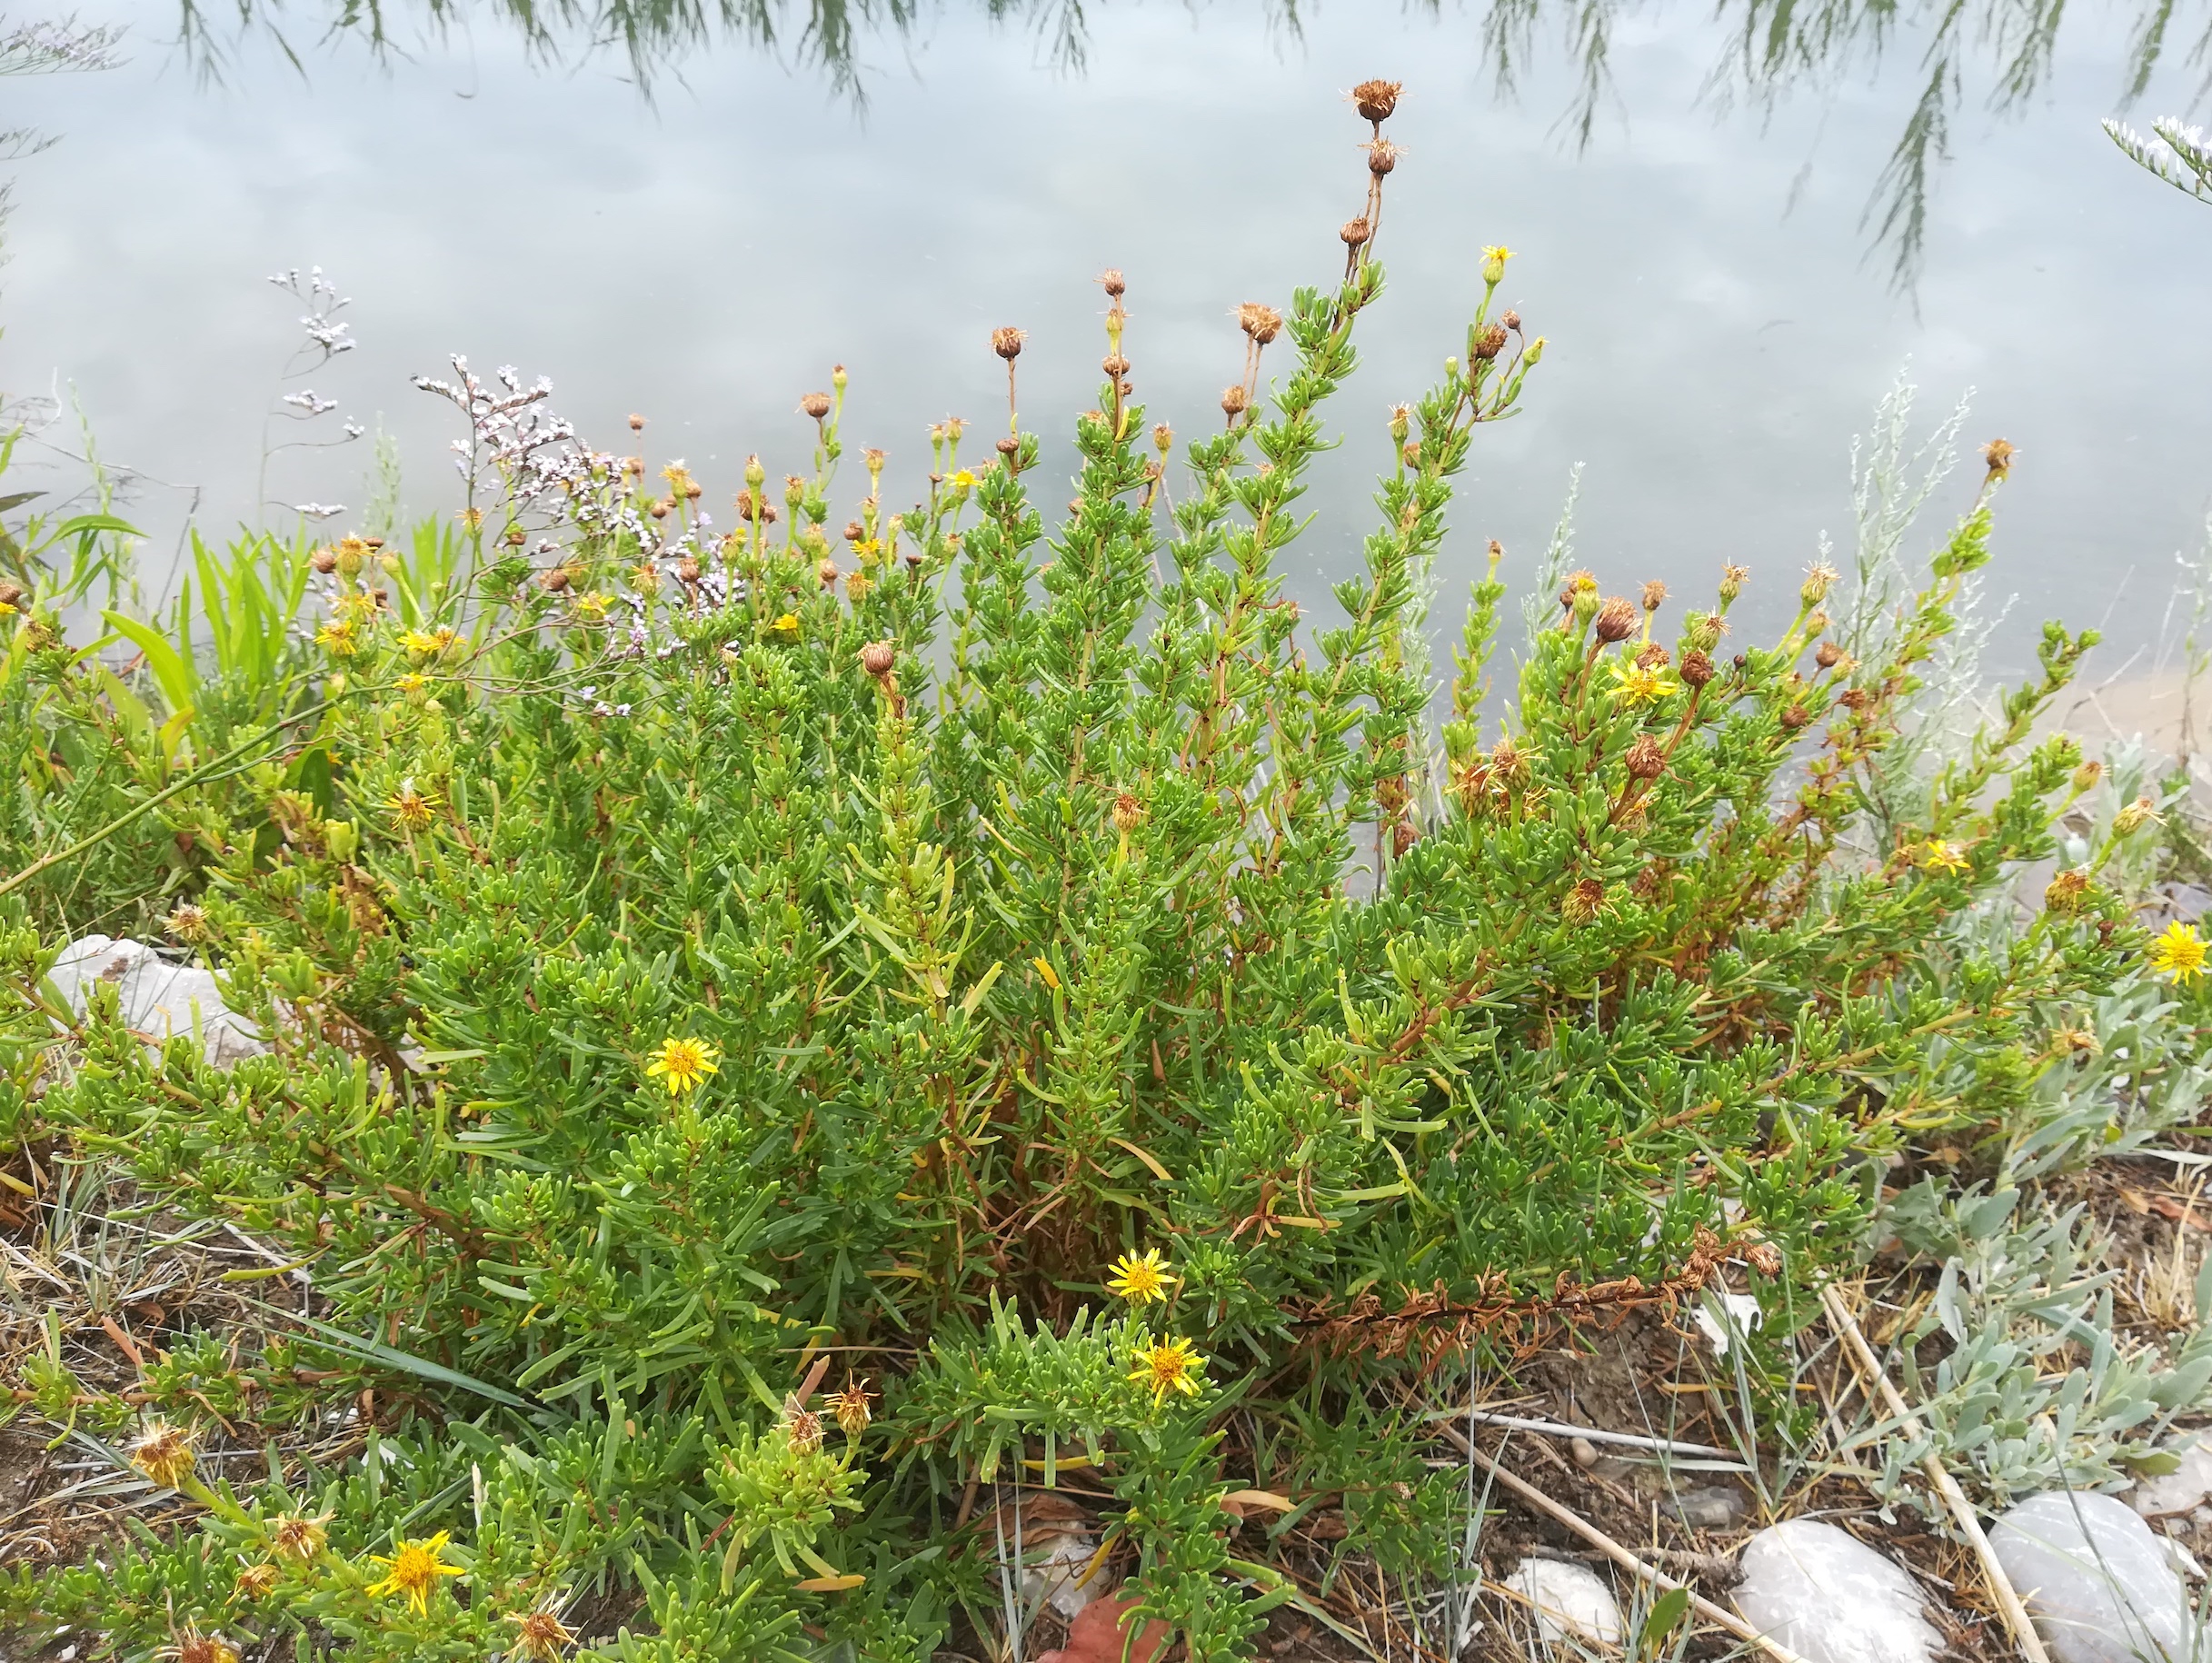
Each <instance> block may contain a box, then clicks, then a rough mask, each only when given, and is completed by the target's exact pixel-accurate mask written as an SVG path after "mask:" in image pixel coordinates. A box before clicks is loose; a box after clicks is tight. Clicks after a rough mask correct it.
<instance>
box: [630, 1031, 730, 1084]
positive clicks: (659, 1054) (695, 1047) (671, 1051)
mask: <svg viewBox="0 0 2212 1663" xmlns="http://www.w3.org/2000/svg"><path fill="white" fill-rule="evenodd" d="M720 1054H721V1053H719V1052H718V1051H715V1049H714V1048H713V1046H712V1045H710V1044H708V1043H707V1041H704V1040H681V1039H675V1038H673V1037H672V1038H669V1039H665V1040H663V1041H661V1049H660V1050H659V1051H655V1052H654V1053H653V1061H651V1062H648V1063H647V1064H646V1065H645V1072H646V1073H647V1074H648V1075H650V1076H651V1077H652V1078H653V1079H655V1080H661V1081H662V1082H663V1083H664V1084H665V1085H666V1086H667V1087H668V1094H669V1096H671V1097H679V1096H681V1095H683V1093H684V1092H686V1091H695V1090H698V1089H699V1088H700V1087H701V1086H702V1085H703V1084H704V1083H705V1082H706V1077H707V1076H708V1075H709V1074H714V1073H719V1072H720V1071H721V1070H719V1069H718V1068H717V1067H716V1066H715V1061H714V1060H715V1058H716V1057H717V1056H719V1055H720Z"/></svg>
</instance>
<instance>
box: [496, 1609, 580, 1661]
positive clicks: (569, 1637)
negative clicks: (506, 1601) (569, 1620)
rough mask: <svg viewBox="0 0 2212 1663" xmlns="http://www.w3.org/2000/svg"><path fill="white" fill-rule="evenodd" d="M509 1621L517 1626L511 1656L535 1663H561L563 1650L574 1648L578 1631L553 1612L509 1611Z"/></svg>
mask: <svg viewBox="0 0 2212 1663" xmlns="http://www.w3.org/2000/svg"><path fill="white" fill-rule="evenodd" d="M507 1620H508V1621H509V1622H511V1623H513V1625H514V1647H513V1651H512V1652H510V1653H509V1654H508V1655H509V1656H513V1655H514V1653H515V1652H520V1653H521V1654H522V1655H523V1657H526V1658H533V1659H534V1663H558V1659H559V1658H560V1657H561V1654H562V1649H563V1648H564V1647H567V1646H573V1644H575V1640H576V1634H575V1630H574V1629H573V1628H570V1627H569V1626H568V1625H567V1624H566V1623H564V1622H563V1621H562V1620H561V1619H560V1618H558V1617H556V1616H554V1615H553V1613H552V1612H551V1611H510V1612H508V1613H507Z"/></svg>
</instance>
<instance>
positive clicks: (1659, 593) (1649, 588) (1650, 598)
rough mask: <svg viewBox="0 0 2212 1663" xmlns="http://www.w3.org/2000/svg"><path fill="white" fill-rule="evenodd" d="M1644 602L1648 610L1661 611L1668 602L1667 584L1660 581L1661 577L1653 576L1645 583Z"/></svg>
mask: <svg viewBox="0 0 2212 1663" xmlns="http://www.w3.org/2000/svg"><path fill="white" fill-rule="evenodd" d="M1643 602H1644V610H1645V611H1646V612H1657V611H1659V608H1660V607H1662V606H1664V605H1666V603H1667V585H1666V584H1664V583H1660V582H1659V579H1657V578H1653V579H1652V580H1651V581H1650V582H1649V583H1646V584H1645V585H1644V593H1643Z"/></svg>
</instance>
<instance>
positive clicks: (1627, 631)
mask: <svg viewBox="0 0 2212 1663" xmlns="http://www.w3.org/2000/svg"><path fill="white" fill-rule="evenodd" d="M1635 633H1636V603H1635V602H1632V601H1630V600H1629V597H1628V596H1626V595H1619V594H1617V595H1609V596H1607V597H1606V601H1605V604H1604V605H1602V606H1600V607H1599V609H1598V639H1599V641H1605V642H1613V641H1626V640H1628V638H1629V636H1631V635H1633V634H1635Z"/></svg>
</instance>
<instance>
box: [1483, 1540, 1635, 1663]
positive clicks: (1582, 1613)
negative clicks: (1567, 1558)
mask: <svg viewBox="0 0 2212 1663" xmlns="http://www.w3.org/2000/svg"><path fill="white" fill-rule="evenodd" d="M1505 1585H1506V1587H1508V1588H1511V1589H1512V1590H1513V1592H1515V1593H1517V1594H1519V1595H1520V1597H1521V1598H1524V1599H1526V1600H1527V1601H1528V1602H1529V1604H1530V1605H1531V1606H1533V1607H1535V1608H1536V1627H1537V1632H1538V1633H1539V1635H1541V1636H1542V1637H1543V1638H1544V1640H1545V1641H1546V1642H1547V1643H1548V1644H1550V1645H1555V1646H1556V1645H1558V1644H1559V1642H1560V1641H1561V1640H1564V1639H1569V1638H1573V1639H1582V1640H1595V1641H1597V1642H1598V1643H1599V1645H1601V1646H1618V1645H1619V1644H1620V1643H1621V1641H1622V1640H1623V1639H1625V1638H1627V1637H1628V1632H1629V1626H1628V1624H1627V1623H1626V1622H1624V1621H1623V1620H1622V1619H1621V1616H1620V1605H1619V1601H1617V1600H1616V1599H1615V1598H1613V1590H1612V1589H1611V1588H1608V1587H1607V1586H1606V1583H1605V1578H1602V1577H1600V1576H1599V1574H1598V1573H1597V1572H1596V1571H1594V1570H1592V1569H1590V1568H1589V1567H1588V1566H1587V1565H1569V1564H1565V1563H1563V1562H1562V1561H1560V1560H1559V1559H1523V1560H1521V1562H1520V1564H1518V1565H1516V1566H1515V1567H1513V1572H1512V1574H1511V1575H1510V1576H1509V1577H1508V1578H1506V1579H1505Z"/></svg>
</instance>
